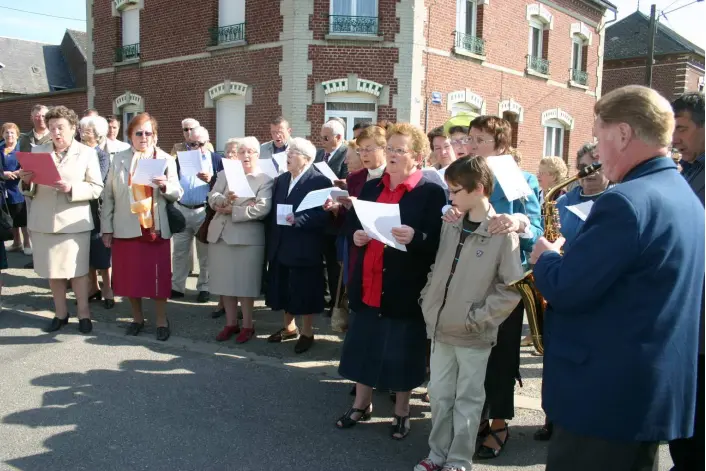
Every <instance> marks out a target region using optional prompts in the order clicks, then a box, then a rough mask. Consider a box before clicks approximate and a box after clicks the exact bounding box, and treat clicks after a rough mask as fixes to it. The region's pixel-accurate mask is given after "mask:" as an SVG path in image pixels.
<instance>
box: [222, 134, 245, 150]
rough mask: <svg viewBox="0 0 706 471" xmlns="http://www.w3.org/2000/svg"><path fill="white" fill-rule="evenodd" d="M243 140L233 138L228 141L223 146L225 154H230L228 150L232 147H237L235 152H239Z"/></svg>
mask: <svg viewBox="0 0 706 471" xmlns="http://www.w3.org/2000/svg"><path fill="white" fill-rule="evenodd" d="M241 140H242V138H241V137H231V138H230V139H228V140H227V141H226V143H225V144H224V145H223V152H224V153H226V152H228V148H229V147H230V146H235V151H236V152H238V149H239V148H240V144H241V142H240V141H241Z"/></svg>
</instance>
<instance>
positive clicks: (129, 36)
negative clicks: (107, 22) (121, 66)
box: [116, 7, 140, 62]
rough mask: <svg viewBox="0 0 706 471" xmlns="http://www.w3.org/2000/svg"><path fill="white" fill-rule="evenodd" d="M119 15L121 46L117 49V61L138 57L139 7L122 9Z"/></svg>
mask: <svg viewBox="0 0 706 471" xmlns="http://www.w3.org/2000/svg"><path fill="white" fill-rule="evenodd" d="M121 17H122V41H121V44H122V47H121V48H119V49H118V53H117V55H116V61H117V62H122V61H125V60H130V59H137V58H139V57H140V9H139V8H138V7H134V8H130V9H126V10H123V11H122V12H121Z"/></svg>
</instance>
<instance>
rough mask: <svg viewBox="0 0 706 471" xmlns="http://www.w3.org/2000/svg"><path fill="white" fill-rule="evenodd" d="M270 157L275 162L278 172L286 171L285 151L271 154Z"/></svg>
mask: <svg viewBox="0 0 706 471" xmlns="http://www.w3.org/2000/svg"><path fill="white" fill-rule="evenodd" d="M272 159H273V160H274V161H275V162H277V166H278V167H279V173H284V172H286V171H287V152H278V153H276V154H272Z"/></svg>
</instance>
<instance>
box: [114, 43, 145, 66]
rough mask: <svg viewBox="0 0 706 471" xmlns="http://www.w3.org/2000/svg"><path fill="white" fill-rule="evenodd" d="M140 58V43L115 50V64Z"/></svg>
mask: <svg viewBox="0 0 706 471" xmlns="http://www.w3.org/2000/svg"><path fill="white" fill-rule="evenodd" d="M139 58H140V43H137V44H128V45H127V46H123V47H117V48H115V62H123V61H129V60H132V59H139Z"/></svg>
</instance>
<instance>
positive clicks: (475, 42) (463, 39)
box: [456, 31, 485, 56]
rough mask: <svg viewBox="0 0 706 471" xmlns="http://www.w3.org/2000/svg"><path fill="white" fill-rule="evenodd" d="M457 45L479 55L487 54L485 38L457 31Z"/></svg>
mask: <svg viewBox="0 0 706 471" xmlns="http://www.w3.org/2000/svg"><path fill="white" fill-rule="evenodd" d="M456 47H457V48H461V49H464V50H466V51H468V52H470V53H472V54H477V55H479V56H484V55H485V40H484V39H481V38H477V37H475V36H471V35H470V34H466V33H461V32H460V31H456Z"/></svg>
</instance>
